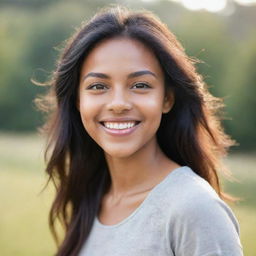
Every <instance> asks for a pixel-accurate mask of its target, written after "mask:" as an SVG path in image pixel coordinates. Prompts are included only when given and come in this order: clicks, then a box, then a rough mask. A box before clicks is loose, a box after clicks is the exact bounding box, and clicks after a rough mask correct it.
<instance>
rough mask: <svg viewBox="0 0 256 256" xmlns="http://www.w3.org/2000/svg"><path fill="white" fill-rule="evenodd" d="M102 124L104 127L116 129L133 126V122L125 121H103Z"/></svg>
mask: <svg viewBox="0 0 256 256" xmlns="http://www.w3.org/2000/svg"><path fill="white" fill-rule="evenodd" d="M103 124H104V126H105V127H107V128H109V129H117V130H122V129H128V128H131V127H133V126H135V122H127V123H116V122H113V123H112V122H104V123H103Z"/></svg>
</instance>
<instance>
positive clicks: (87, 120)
mask: <svg viewBox="0 0 256 256" xmlns="http://www.w3.org/2000/svg"><path fill="white" fill-rule="evenodd" d="M99 108H100V107H99V106H98V104H95V101H93V100H92V99H90V98H88V97H84V98H81V99H80V103H79V109H80V116H81V120H82V122H83V125H84V128H85V129H86V130H87V132H88V133H91V130H92V128H93V124H94V121H95V120H96V118H97V113H98V112H99Z"/></svg>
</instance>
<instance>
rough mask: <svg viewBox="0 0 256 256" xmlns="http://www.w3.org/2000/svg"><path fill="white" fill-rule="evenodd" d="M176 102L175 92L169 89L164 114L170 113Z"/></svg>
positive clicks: (166, 94) (165, 98)
mask: <svg viewBox="0 0 256 256" xmlns="http://www.w3.org/2000/svg"><path fill="white" fill-rule="evenodd" d="M174 102H175V98H174V93H173V92H172V91H171V90H168V91H167V92H166V93H165V97H164V103H163V111H162V112H163V113H164V114H166V113H168V112H169V111H170V110H171V109H172V107H173V105H174Z"/></svg>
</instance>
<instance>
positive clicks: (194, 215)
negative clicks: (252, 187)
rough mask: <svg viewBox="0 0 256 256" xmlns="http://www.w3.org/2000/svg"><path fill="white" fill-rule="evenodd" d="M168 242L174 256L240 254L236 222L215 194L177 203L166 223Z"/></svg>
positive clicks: (233, 255)
mask: <svg viewBox="0 0 256 256" xmlns="http://www.w3.org/2000/svg"><path fill="white" fill-rule="evenodd" d="M181 201H182V200H181ZM169 239H170V240H169V241H170V247H171V250H172V253H173V254H174V255H175V256H188V255H189V256H231V255H232V256H242V255H243V250H242V245H241V242H240V238H239V224H238V222H237V219H236V217H235V216H234V214H233V212H232V210H231V209H230V207H229V206H228V205H227V204H226V203H225V202H224V201H222V200H221V199H220V198H219V197H217V194H216V198H214V197H211V196H207V195H200V194H197V195H196V196H193V195H192V196H189V197H188V200H186V201H185V203H180V207H178V208H177V209H176V211H175V216H172V219H171V221H170V223H169Z"/></svg>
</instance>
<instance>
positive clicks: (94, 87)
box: [86, 84, 107, 90]
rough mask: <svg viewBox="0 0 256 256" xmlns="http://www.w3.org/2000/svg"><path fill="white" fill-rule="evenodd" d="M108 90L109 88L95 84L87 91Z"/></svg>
mask: <svg viewBox="0 0 256 256" xmlns="http://www.w3.org/2000/svg"><path fill="white" fill-rule="evenodd" d="M104 89H107V87H106V86H105V85H103V84H93V85H90V86H89V87H87V89H86V90H104Z"/></svg>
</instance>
